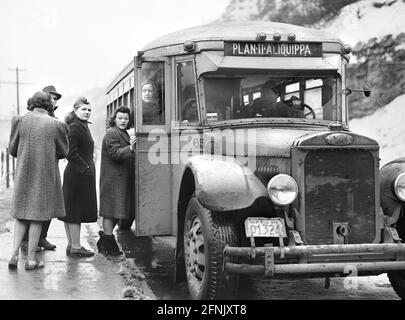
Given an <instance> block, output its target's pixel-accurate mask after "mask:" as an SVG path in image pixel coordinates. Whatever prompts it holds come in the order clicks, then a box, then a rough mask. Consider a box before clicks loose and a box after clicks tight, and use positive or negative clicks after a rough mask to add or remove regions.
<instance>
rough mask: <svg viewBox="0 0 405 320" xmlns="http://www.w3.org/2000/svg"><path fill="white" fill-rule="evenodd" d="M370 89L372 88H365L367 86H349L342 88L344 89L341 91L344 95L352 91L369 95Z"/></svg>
mask: <svg viewBox="0 0 405 320" xmlns="http://www.w3.org/2000/svg"><path fill="white" fill-rule="evenodd" d="M371 91H372V90H371V89H370V88H367V87H364V89H350V88H346V89H344V90H343V91H342V93H343V94H344V95H346V96H348V95H349V94H351V93H352V92H363V93H364V95H365V96H366V97H369V96H370V95H371Z"/></svg>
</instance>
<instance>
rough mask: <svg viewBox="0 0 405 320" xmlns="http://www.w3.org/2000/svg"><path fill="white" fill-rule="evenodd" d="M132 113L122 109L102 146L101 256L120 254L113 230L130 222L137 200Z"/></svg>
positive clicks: (112, 122) (112, 121)
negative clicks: (130, 129) (123, 221)
mask: <svg viewBox="0 0 405 320" xmlns="http://www.w3.org/2000/svg"><path fill="white" fill-rule="evenodd" d="M129 125H130V110H129V109H128V108H127V107H119V108H117V110H115V112H114V115H113V117H112V118H111V119H110V123H109V126H110V127H109V128H108V129H107V131H106V133H105V136H104V138H103V143H102V147H101V169H100V212H99V216H100V217H103V229H104V232H103V231H101V232H100V239H99V241H98V242H97V247H98V250H99V252H100V253H104V254H111V255H120V254H122V252H121V251H120V250H119V248H118V245H117V242H116V240H115V237H114V235H113V230H114V227H115V225H116V224H117V222H118V221H119V220H130V219H131V215H132V214H133V210H134V208H133V199H134V188H133V186H134V181H133V176H134V150H135V149H134V148H135V142H136V138H130V136H129V134H128V132H127V131H126V129H128V127H129Z"/></svg>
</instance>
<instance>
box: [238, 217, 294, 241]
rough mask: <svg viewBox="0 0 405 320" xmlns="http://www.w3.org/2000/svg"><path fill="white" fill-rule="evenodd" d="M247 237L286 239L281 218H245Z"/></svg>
mask: <svg viewBox="0 0 405 320" xmlns="http://www.w3.org/2000/svg"><path fill="white" fill-rule="evenodd" d="M245 230H246V236H247V237H275V238H280V237H286V236H287V233H286V231H285V225H284V219H283V218H247V219H246V220H245Z"/></svg>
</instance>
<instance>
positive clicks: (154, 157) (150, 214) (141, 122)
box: [134, 57, 172, 236]
mask: <svg viewBox="0 0 405 320" xmlns="http://www.w3.org/2000/svg"><path fill="white" fill-rule="evenodd" d="M134 65H135V74H136V91H137V94H136V104H137V107H136V108H135V109H136V128H137V130H136V131H137V132H136V136H137V140H138V141H137V146H136V161H135V165H136V167H135V189H136V190H135V202H136V203H135V206H136V211H135V233H136V235H137V236H144V235H169V234H171V230H172V228H171V212H170V208H171V203H170V201H171V175H170V145H169V137H168V128H169V122H170V108H169V104H170V90H169V89H168V88H170V86H169V84H170V73H171V71H170V66H169V60H168V59H167V58H145V57H142V58H141V57H135V64H134Z"/></svg>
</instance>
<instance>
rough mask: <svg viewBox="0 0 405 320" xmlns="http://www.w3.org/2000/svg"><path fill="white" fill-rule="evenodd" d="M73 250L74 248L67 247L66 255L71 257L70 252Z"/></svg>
mask: <svg viewBox="0 0 405 320" xmlns="http://www.w3.org/2000/svg"><path fill="white" fill-rule="evenodd" d="M71 249H72V247H71V246H70V245H67V247H66V255H67V256H70V250H71Z"/></svg>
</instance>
